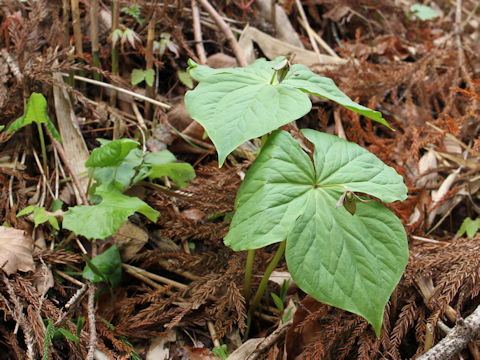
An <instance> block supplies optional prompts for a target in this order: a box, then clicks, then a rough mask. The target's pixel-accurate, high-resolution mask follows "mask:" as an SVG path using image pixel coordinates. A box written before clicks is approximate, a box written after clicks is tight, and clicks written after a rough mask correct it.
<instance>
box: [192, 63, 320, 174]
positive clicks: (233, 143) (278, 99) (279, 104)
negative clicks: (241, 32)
mask: <svg viewBox="0 0 480 360" xmlns="http://www.w3.org/2000/svg"><path fill="white" fill-rule="evenodd" d="M273 65H274V62H271V61H265V60H264V59H261V60H257V61H256V62H255V63H254V65H253V66H247V67H245V68H230V69H217V70H214V69H210V68H208V67H206V66H196V67H195V68H193V69H192V70H191V71H190V74H191V75H192V77H193V78H194V79H196V80H199V81H200V83H199V84H198V85H197V87H196V88H195V89H194V90H192V91H188V92H187V94H186V95H185V104H186V106H187V110H188V112H189V114H190V116H191V117H192V118H193V119H195V120H196V121H198V122H199V123H200V125H202V126H203V127H204V128H205V130H206V132H207V134H208V136H209V137H210V139H211V140H212V142H213V144H214V145H215V147H216V149H217V152H218V160H219V165H220V166H221V165H222V164H223V162H224V161H225V158H226V157H227V155H228V154H229V153H231V152H232V151H233V150H235V149H236V148H237V147H238V146H240V145H242V144H243V143H244V142H245V141H247V140H250V139H252V138H255V137H259V136H262V135H264V134H266V133H268V132H270V131H272V130H274V129H277V128H278V127H280V126H282V125H285V124H288V123H289V122H291V121H293V120H296V119H298V118H300V117H302V116H303V115H305V114H306V113H307V112H309V111H310V109H311V107H312V104H311V102H310V100H309V99H308V96H305V94H304V93H303V92H302V91H300V90H298V89H296V88H294V87H292V86H287V85H283V83H281V84H278V83H276V84H270V81H271V79H272V75H273V74H274V70H273V69H272V66H273Z"/></svg>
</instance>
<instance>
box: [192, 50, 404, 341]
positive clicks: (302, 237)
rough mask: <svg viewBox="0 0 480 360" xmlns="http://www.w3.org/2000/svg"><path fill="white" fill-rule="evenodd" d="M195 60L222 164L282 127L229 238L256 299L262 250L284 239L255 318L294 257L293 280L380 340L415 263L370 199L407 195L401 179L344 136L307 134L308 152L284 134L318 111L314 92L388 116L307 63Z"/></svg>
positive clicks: (243, 192)
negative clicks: (392, 300)
mask: <svg viewBox="0 0 480 360" xmlns="http://www.w3.org/2000/svg"><path fill="white" fill-rule="evenodd" d="M189 64H190V67H189V69H188V71H189V73H190V75H192V77H193V78H194V79H195V80H196V81H198V82H199V84H198V85H197V87H196V88H195V89H194V90H193V91H189V92H187V94H186V95H185V104H186V107H187V110H188V111H189V113H190V115H191V116H192V118H193V119H195V120H196V121H198V122H199V123H200V124H201V125H202V126H203V127H204V128H205V130H206V132H207V133H208V136H209V137H210V139H211V140H212V142H213V143H214V145H215V147H216V149H217V152H218V157H219V165H220V166H221V165H222V164H223V162H224V161H225V158H226V157H227V155H228V154H229V153H230V152H232V151H233V150H234V149H235V148H236V147H238V146H240V145H241V144H242V143H243V142H245V141H247V140H250V139H252V138H254V137H260V136H265V135H266V134H267V133H269V132H271V131H273V132H272V133H271V135H270V136H269V137H268V140H266V142H265V143H264V145H263V147H262V149H261V152H260V155H259V156H258V157H257V159H256V160H255V162H254V163H253V164H252V166H251V167H250V168H249V170H248V171H247V173H246V175H245V179H244V181H243V183H242V185H241V186H240V189H239V190H238V193H237V198H236V200H235V210H236V212H235V215H234V216H233V219H232V222H231V224H230V230H229V232H228V234H227V236H226V237H225V244H226V245H228V246H230V247H231V248H232V249H233V250H235V251H240V250H248V251H249V252H248V257H247V266H246V276H245V289H246V294H245V297H246V299H247V302H248V300H249V291H250V279H251V275H252V274H251V271H252V266H253V254H254V253H253V251H254V249H258V248H261V247H264V246H268V245H271V244H274V243H277V242H279V243H280V246H279V247H278V250H277V253H276V254H275V256H274V258H273V259H272V261H271V263H270V264H269V265H268V267H267V269H266V270H265V273H264V276H263V278H262V280H261V282H260V285H259V287H258V290H257V292H256V294H255V297H254V298H253V300H252V301H251V302H250V309H249V314H250V315H251V314H253V310H254V309H255V308H256V306H257V305H258V304H259V302H260V300H261V298H262V296H263V294H264V293H265V289H266V286H267V283H268V279H269V277H270V274H271V272H272V271H273V270H274V269H275V267H276V265H277V263H278V261H279V260H280V259H281V258H282V256H283V253H284V252H285V257H286V262H287V266H288V269H289V271H290V273H291V275H292V278H293V280H294V281H295V283H296V284H297V285H298V286H299V287H300V288H301V289H302V290H303V291H305V292H306V293H307V294H309V295H311V296H313V297H314V298H316V299H317V300H318V301H321V302H324V303H326V304H329V305H332V306H336V307H339V308H341V309H344V310H347V311H350V312H353V313H355V314H358V315H360V316H362V317H364V318H365V319H366V320H367V321H368V322H370V323H371V324H372V325H373V327H374V329H375V332H376V334H377V336H379V335H380V329H381V325H382V320H383V312H384V308H385V305H386V303H387V301H388V299H389V297H390V295H391V293H392V292H393V290H394V288H395V287H396V285H397V284H398V282H399V281H400V278H401V276H402V274H403V271H404V269H405V266H406V264H407V259H408V243H407V237H406V234H405V230H404V228H403V225H402V223H401V222H400V220H399V219H398V218H397V217H396V216H395V215H394V214H393V213H392V212H391V211H390V210H389V209H388V208H387V207H385V206H384V205H383V204H382V203H380V202H379V201H377V200H373V199H371V198H375V199H378V200H380V201H381V202H384V203H389V202H393V201H397V200H404V199H406V197H407V188H406V186H405V185H404V184H403V179H402V177H401V176H400V175H398V174H397V173H396V171H395V170H394V169H393V168H391V167H389V166H387V165H385V164H384V163H383V162H382V161H381V160H380V159H378V158H377V157H376V156H375V155H373V154H371V153H370V152H368V151H367V150H365V149H363V148H362V147H360V146H358V145H356V144H353V143H350V142H348V141H345V140H342V139H340V138H338V137H336V136H333V135H328V134H324V133H320V132H318V131H315V130H311V129H303V130H302V131H301V132H302V134H303V136H304V137H305V138H306V139H307V140H308V141H309V142H310V143H311V144H312V145H313V147H314V149H315V151H314V153H313V154H307V153H306V152H305V151H304V150H303V149H302V147H301V146H300V144H299V143H298V142H297V141H296V140H295V139H294V138H293V137H292V136H291V135H290V134H289V133H287V132H285V131H281V130H275V129H276V128H278V127H280V126H283V125H285V124H287V123H289V122H290V121H293V120H296V119H298V118H300V117H301V116H303V115H305V114H306V113H307V112H308V111H310V109H311V106H312V105H311V102H310V100H309V97H308V95H309V94H312V95H316V96H320V97H323V98H326V99H330V100H333V101H335V102H337V103H338V104H340V105H342V106H344V107H346V108H347V109H349V110H352V111H355V112H357V113H359V114H361V115H364V116H366V117H368V118H370V119H372V120H374V121H377V122H379V123H381V124H384V125H386V126H388V127H389V125H388V123H387V122H386V121H385V120H384V119H383V118H382V115H381V113H379V112H377V111H373V110H370V109H368V108H365V107H363V106H361V105H359V104H357V103H355V102H353V101H352V100H351V99H350V98H349V97H348V96H347V95H345V94H344V93H343V92H342V91H340V89H338V88H337V87H336V85H335V84H334V82H333V81H332V80H331V79H328V78H325V77H321V76H318V75H317V74H315V73H313V72H312V71H310V70H309V69H308V68H307V67H305V66H303V65H292V66H290V64H289V63H288V62H286V61H285V58H278V59H276V60H274V61H266V60H264V59H261V60H257V61H256V62H254V63H253V64H252V65H250V66H247V67H245V68H232V69H211V68H209V67H206V66H200V65H197V64H195V63H194V62H193V61H191V60H190V61H189ZM285 69H289V71H288V72H287V73H285V71H284V70H285ZM279 72H281V74H280V76H277V75H278V74H279ZM272 80H273V81H272ZM274 130H275V131H274ZM360 194H361V195H360ZM366 195H369V196H370V198H367V197H366ZM357 200H361V201H357Z"/></svg>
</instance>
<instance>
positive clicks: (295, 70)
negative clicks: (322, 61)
mask: <svg viewBox="0 0 480 360" xmlns="http://www.w3.org/2000/svg"><path fill="white" fill-rule="evenodd" d="M282 84H285V85H290V86H292V87H295V88H297V89H300V90H302V91H305V92H306V93H309V94H312V95H316V96H320V97H323V98H325V99H329V100H332V101H335V102H336V103H337V104H340V105H342V106H344V107H346V108H347V109H349V110H352V111H354V112H356V113H358V114H360V115H363V116H366V117H368V118H370V119H372V120H375V121H377V122H379V123H381V124H383V125H385V126H388V127H389V128H390V125H388V123H387V122H386V121H385V119H383V118H382V114H381V113H380V112H379V111H374V110H371V109H369V108H367V107H365V106H362V105H360V104H357V103H356V102H354V101H353V100H352V99H350V98H349V97H348V96H347V95H345V93H343V92H342V91H341V90H340V89H339V88H338V87H337V85H335V83H334V82H333V80H332V79H330V78H327V77H323V76H319V75H317V74H315V73H314V72H313V71H311V70H310V69H309V68H308V67H306V66H304V65H299V64H297V65H293V66H292V69H291V71H290V72H289V73H288V75H287V76H286V77H285V80H283V82H282Z"/></svg>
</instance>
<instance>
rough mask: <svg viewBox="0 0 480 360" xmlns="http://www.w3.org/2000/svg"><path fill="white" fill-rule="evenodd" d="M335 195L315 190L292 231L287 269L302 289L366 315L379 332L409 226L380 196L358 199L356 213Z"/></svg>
mask: <svg viewBox="0 0 480 360" xmlns="http://www.w3.org/2000/svg"><path fill="white" fill-rule="evenodd" d="M336 195H337V194H336V193H335V192H331V191H320V190H314V191H312V192H311V194H310V196H309V201H308V204H307V206H306V208H305V211H304V213H303V214H302V216H301V217H300V218H299V219H298V220H297V222H296V223H295V227H294V228H293V229H292V231H291V232H290V233H289V234H288V239H287V248H286V254H285V257H286V260H287V264H288V269H289V270H290V273H291V275H292V277H293V280H294V281H295V283H296V284H297V285H298V286H299V287H300V289H302V290H303V291H305V292H306V293H307V294H309V295H311V296H313V297H314V298H315V299H317V300H318V301H321V302H323V303H326V304H329V305H332V306H335V307H338V308H341V309H343V310H347V311H350V312H353V313H355V314H358V315H360V316H362V317H364V318H365V319H366V320H367V321H368V322H369V323H371V324H372V325H373V327H374V328H375V331H376V333H377V336H379V334H380V329H381V324H382V319H383V312H384V308H385V305H386V304H387V301H388V299H389V298H390V295H391V293H392V292H393V290H394V289H395V286H396V285H397V283H398V282H399V281H400V278H401V276H402V274H403V271H404V269H405V266H406V264H407V260H408V246H407V238H406V234H405V230H404V228H403V225H402V223H401V222H400V220H398V218H397V217H396V216H395V215H394V214H393V213H392V212H391V211H390V210H388V209H387V208H386V207H384V206H383V205H381V204H379V203H378V202H376V201H373V200H372V201H371V202H369V203H368V204H364V203H362V202H358V203H357V210H356V212H355V215H354V216H352V215H351V214H350V213H348V212H347V210H346V209H345V208H343V207H340V208H335V202H336V201H337V197H336Z"/></svg>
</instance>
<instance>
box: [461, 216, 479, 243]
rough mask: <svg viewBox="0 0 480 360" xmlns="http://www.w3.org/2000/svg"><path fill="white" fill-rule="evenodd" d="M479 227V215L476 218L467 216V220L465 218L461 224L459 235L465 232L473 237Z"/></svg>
mask: <svg viewBox="0 0 480 360" xmlns="http://www.w3.org/2000/svg"><path fill="white" fill-rule="evenodd" d="M479 229H480V217H477V218H476V219H475V220H472V219H471V218H469V217H467V218H465V220H463V222H462V225H460V229H459V230H458V234H457V236H463V235H464V234H467V236H468V237H469V238H473V237H474V236H475V234H476V233H477V232H478V230H479Z"/></svg>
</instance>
